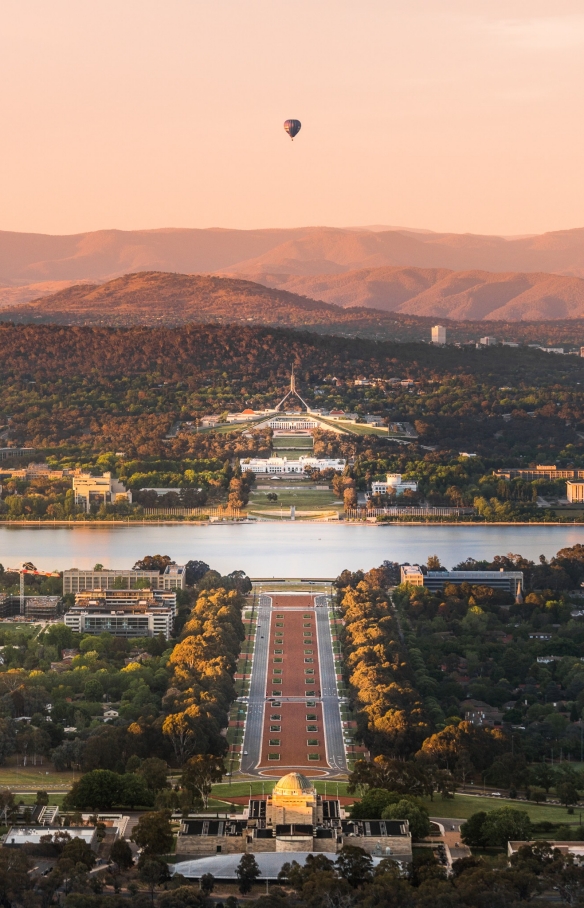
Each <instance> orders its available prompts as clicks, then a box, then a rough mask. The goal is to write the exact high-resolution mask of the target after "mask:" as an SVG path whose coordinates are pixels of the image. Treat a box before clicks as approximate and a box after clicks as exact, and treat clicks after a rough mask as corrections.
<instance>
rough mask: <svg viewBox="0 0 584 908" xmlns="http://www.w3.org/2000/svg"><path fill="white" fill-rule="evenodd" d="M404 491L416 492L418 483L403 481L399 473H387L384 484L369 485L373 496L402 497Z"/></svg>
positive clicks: (373, 483)
mask: <svg viewBox="0 0 584 908" xmlns="http://www.w3.org/2000/svg"><path fill="white" fill-rule="evenodd" d="M406 490H409V491H410V492H417V491H418V483H417V482H413V481H412V480H403V479H402V474H401V473H388V474H387V475H386V477H385V482H372V483H371V491H372V493H373V495H403V493H404V492H405V491H406Z"/></svg>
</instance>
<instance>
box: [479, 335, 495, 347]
mask: <svg viewBox="0 0 584 908" xmlns="http://www.w3.org/2000/svg"><path fill="white" fill-rule="evenodd" d="M479 344H482V345H483V347H496V346H497V338H496V337H490V336H488V335H487V336H486V337H481V338H480V340H479Z"/></svg>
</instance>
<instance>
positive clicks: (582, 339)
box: [0, 271, 584, 346]
mask: <svg viewBox="0 0 584 908" xmlns="http://www.w3.org/2000/svg"><path fill="white" fill-rule="evenodd" d="M0 321H1V322H14V323H16V324H29V323H32V324H37V325H38V324H60V325H86V326H118V327H130V326H135V325H156V326H162V325H166V326H175V325H184V324H188V323H189V322H198V323H219V324H240V325H241V324H246V325H247V324H263V325H272V326H278V327H291V328H298V327H301V328H307V329H309V330H310V331H312V332H315V333H318V334H336V335H340V336H345V337H364V338H374V339H379V340H391V341H399V342H409V341H428V340H429V339H430V329H431V326H432V325H433V324H435V321H436V319H435V318H434V317H424V316H416V315H408V314H405V313H397V312H382V311H380V310H379V309H374V308H364V307H351V308H342V307H341V306H337V305H336V304H333V303H327V302H323V301H320V300H314V299H310V298H309V297H306V296H301V295H299V294H297V293H292V292H289V291H287V290H283V289H276V288H272V287H265V286H263V285H262V284H257V283H254V282H253V281H246V280H239V279H236V278H228V277H217V276H212V275H201V274H174V273H169V272H159V271H149V272H138V273H136V274H126V275H124V276H123V277H120V278H116V279H115V280H112V281H108V282H107V283H105V284H101V285H98V284H77V285H74V286H71V287H67V288H65V289H63V290H60V291H59V292H57V293H54V294H51V295H50V296H45V297H43V298H42V299H39V300H36V301H35V302H33V303H30V304H28V305H18V306H11V307H9V308H4V309H1V310H0ZM441 323H442V324H443V325H445V326H446V327H447V328H448V332H449V334H448V337H449V341H451V342H460V343H465V342H468V341H476V340H478V338H479V337H480V336H481V335H482V334H484V333H485V332H486V330H487V328H486V326H485V323H484V322H482V323H481V322H477V321H452V320H448V319H441ZM488 333H489V334H492V335H495V336H497V337H498V338H499V340H507V341H515V342H524V343H538V344H543V345H549V346H554V345H558V344H562V345H578V346H579V345H580V344H583V345H584V319H564V320H562V321H554V322H550V321H546V322H503V321H499V322H497V321H489V323H488Z"/></svg>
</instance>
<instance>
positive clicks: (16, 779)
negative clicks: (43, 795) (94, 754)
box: [0, 766, 80, 791]
mask: <svg viewBox="0 0 584 908" xmlns="http://www.w3.org/2000/svg"><path fill="white" fill-rule="evenodd" d="M79 777H80V773H79V772H77V773H73V772H55V771H54V770H53V769H52V767H49V768H48V769H47V767H46V766H30V767H29V766H24V767H22V766H2V767H0V788H12V789H15V790H17V791H19V790H24V789H26V788H30V789H31V790H32V789H34V791H40V790H41V789H46V790H47V791H50V790H51V788H58V789H66V788H70V786H71V785H72V783H73V782H74V781H75V780H76V779H79Z"/></svg>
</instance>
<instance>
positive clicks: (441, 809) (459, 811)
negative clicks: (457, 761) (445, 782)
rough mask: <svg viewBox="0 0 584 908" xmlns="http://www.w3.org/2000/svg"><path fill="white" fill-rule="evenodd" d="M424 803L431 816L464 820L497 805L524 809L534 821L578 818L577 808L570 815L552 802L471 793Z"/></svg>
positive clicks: (575, 820)
mask: <svg viewBox="0 0 584 908" xmlns="http://www.w3.org/2000/svg"><path fill="white" fill-rule="evenodd" d="M424 803H425V805H426V807H427V809H428V812H429V813H430V816H433V817H447V818H448V817H452V818H453V819H463V820H466V819H468V817H470V816H472V814H473V813H478V812H479V810H485V811H486V812H487V813H488V812H489V811H490V810H496V808H498V807H513V808H515V809H516V810H525V811H526V812H527V813H528V814H529V818H530V819H531V820H533V822H534V823H538V822H540V821H542V820H550V821H551V822H552V823H574V822H577V820H578V808H574V814H573V815H570V814H569V813H568V812H567V810H566V808H565V807H558V806H555V805H553V804H550V805H546V804H534V803H533V802H531V801H514V800H511V799H507V798H480V797H473V796H472V795H460V794H457V795H455V797H454V798H453V799H452V800H448V801H443V800H442V798H441V797H440V796H439V795H437V796H436V797H435V798H434V800H433V801H431V800H430V799H429V798H425V799H424Z"/></svg>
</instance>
